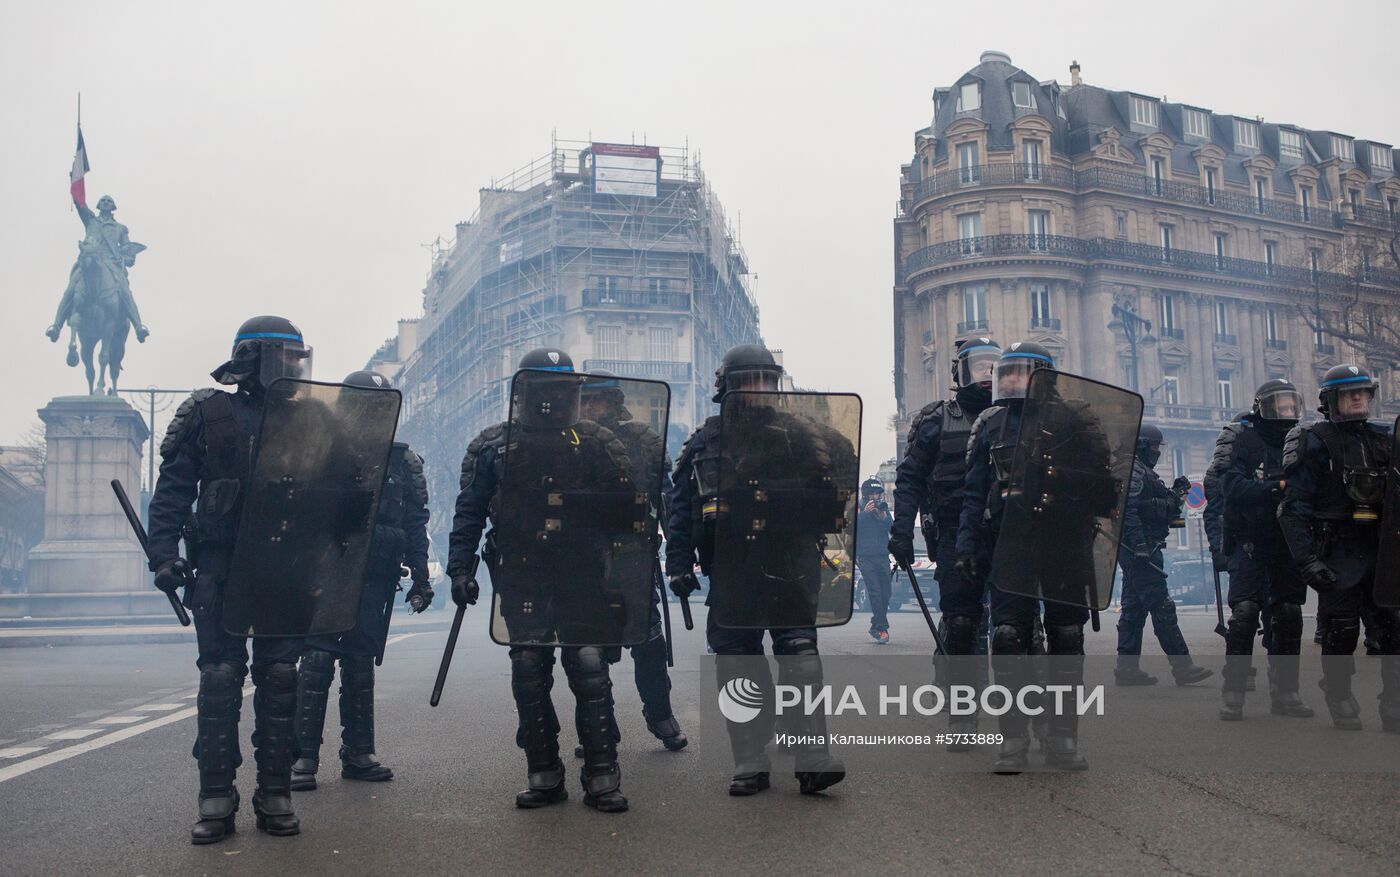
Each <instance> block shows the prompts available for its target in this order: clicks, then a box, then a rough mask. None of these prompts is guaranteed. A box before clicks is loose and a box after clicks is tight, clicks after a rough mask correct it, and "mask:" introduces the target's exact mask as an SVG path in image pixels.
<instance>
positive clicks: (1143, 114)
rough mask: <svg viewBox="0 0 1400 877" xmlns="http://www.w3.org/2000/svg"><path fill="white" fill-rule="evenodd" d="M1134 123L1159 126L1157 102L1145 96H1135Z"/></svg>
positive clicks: (1150, 126)
mask: <svg viewBox="0 0 1400 877" xmlns="http://www.w3.org/2000/svg"><path fill="white" fill-rule="evenodd" d="M1133 124H1134V125H1146V126H1147V127H1149V128H1156V127H1157V102H1156V101H1155V100H1148V99H1147V98H1145V97H1136V96H1135V97H1133Z"/></svg>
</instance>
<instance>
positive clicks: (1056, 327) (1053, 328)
mask: <svg viewBox="0 0 1400 877" xmlns="http://www.w3.org/2000/svg"><path fill="white" fill-rule="evenodd" d="M1031 328H1032V329H1045V330H1047V331H1050V332H1058V331H1060V318H1059V317H1031Z"/></svg>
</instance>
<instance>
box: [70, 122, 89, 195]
mask: <svg viewBox="0 0 1400 877" xmlns="http://www.w3.org/2000/svg"><path fill="white" fill-rule="evenodd" d="M87 172H88V159H87V146H85V145H84V144H83V129H82V128H81V127H79V128H78V151H77V152H75V153H73V170H72V171H70V172H69V174H68V191H69V192H71V193H72V194H73V202H74V203H75V204H77V205H79V206H80V207H86V206H87V189H86V188H85V187H84V185H83V177H84V176H85V175H86V174H87Z"/></svg>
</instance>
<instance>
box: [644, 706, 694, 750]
mask: <svg viewBox="0 0 1400 877" xmlns="http://www.w3.org/2000/svg"><path fill="white" fill-rule="evenodd" d="M642 717H643V718H645V719H646V722H647V730H648V731H650V732H651V733H652V736H653V737H655V738H656V739H658V740H660V741H661V745H662V746H665V747H666V748H667V749H669V750H670V751H672V752H680V751H681V750H682V749H684V748H685V747H686V746H687V745H689V743H690V740H689V739H688V738H687V737H686V736H685V732H684V731H682V730H681V726H680V723H679V722H677V721H676V717H675V716H674V715H670V716H667V717H666V718H664V719H653V718H652V717H651V716H649V715H647V712H646V710H642Z"/></svg>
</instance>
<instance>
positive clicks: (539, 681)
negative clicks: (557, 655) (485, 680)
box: [510, 648, 554, 700]
mask: <svg viewBox="0 0 1400 877" xmlns="http://www.w3.org/2000/svg"><path fill="white" fill-rule="evenodd" d="M553 683H554V655H553V653H552V652H550V651H549V650H548V649H532V648H520V649H511V653H510V687H511V689H512V690H513V691H514V692H515V696H516V697H517V698H520V697H524V698H525V699H527V700H537V699H539V698H542V697H548V696H549V689H550V688H551V687H552V686H553Z"/></svg>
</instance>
